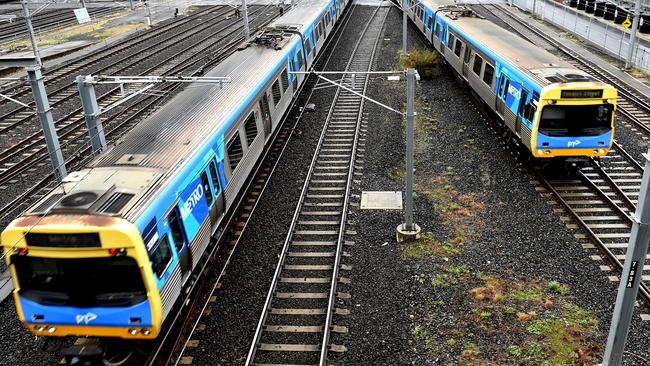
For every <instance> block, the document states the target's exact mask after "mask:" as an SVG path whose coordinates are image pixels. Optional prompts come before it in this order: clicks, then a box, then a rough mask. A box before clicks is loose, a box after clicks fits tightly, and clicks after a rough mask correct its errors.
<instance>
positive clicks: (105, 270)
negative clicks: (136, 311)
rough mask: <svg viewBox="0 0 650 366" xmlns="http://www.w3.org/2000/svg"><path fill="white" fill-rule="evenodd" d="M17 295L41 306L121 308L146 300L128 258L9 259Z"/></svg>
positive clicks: (141, 285) (140, 278)
mask: <svg viewBox="0 0 650 366" xmlns="http://www.w3.org/2000/svg"><path fill="white" fill-rule="evenodd" d="M11 259H12V264H14V265H15V268H16V273H17V275H18V284H19V286H20V294H21V295H22V296H24V297H25V298H27V299H29V300H32V301H34V302H37V303H39V304H41V305H54V306H57V305H58V306H74V307H84V308H85V307H124V306H131V305H135V304H138V303H141V302H142V301H144V300H146V298H147V293H146V290H145V286H144V282H143V280H142V275H141V274H140V269H139V268H138V264H137V262H136V261H135V260H134V259H133V258H130V257H105V258H73V259H61V258H41V257H30V256H16V255H14V256H12V258H11Z"/></svg>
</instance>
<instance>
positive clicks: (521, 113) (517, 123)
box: [515, 87, 528, 135]
mask: <svg viewBox="0 0 650 366" xmlns="http://www.w3.org/2000/svg"><path fill="white" fill-rule="evenodd" d="M527 99H528V90H526V89H524V88H523V87H522V88H521V97H520V98H519V107H518V108H517V120H516V121H515V132H516V133H517V134H519V135H521V124H522V123H523V121H522V119H523V118H524V112H525V111H526V100H527Z"/></svg>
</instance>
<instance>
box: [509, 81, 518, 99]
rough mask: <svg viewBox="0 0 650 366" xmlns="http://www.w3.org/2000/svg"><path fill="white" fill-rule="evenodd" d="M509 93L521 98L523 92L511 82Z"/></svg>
mask: <svg viewBox="0 0 650 366" xmlns="http://www.w3.org/2000/svg"><path fill="white" fill-rule="evenodd" d="M508 94H510V95H512V96H513V97H515V99H519V98H521V93H520V92H519V90H518V89H517V88H516V87H515V86H514V85H512V84H510V86H508Z"/></svg>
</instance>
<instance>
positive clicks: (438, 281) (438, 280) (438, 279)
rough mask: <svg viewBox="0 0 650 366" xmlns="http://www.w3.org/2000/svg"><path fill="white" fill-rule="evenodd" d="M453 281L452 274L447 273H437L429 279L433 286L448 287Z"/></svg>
mask: <svg viewBox="0 0 650 366" xmlns="http://www.w3.org/2000/svg"><path fill="white" fill-rule="evenodd" d="M454 283H455V280H454V278H453V277H452V276H450V275H449V274H447V273H443V274H437V275H436V276H435V277H434V278H433V280H432V281H431V285H432V286H433V287H436V288H437V287H449V286H451V285H453V284H454Z"/></svg>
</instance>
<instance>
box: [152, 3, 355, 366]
mask: <svg viewBox="0 0 650 366" xmlns="http://www.w3.org/2000/svg"><path fill="white" fill-rule="evenodd" d="M350 13H351V12H348V13H346V19H345V23H346V24H347V21H348V20H349V19H350V16H349V14H350ZM339 28H340V27H339V25H337V26H336V28H335V29H334V30H333V31H332V32H333V33H334V32H336V31H337V30H338V29H339ZM341 35H342V33H338V34H337V40H336V42H335V44H334V46H333V48H335V47H336V45H338V41H339V40H340V38H341ZM332 39H333V38H329V39H328V40H327V41H326V43H325V44H324V45H323V48H322V50H323V51H322V52H321V53H320V54H319V55H318V56H317V58H316V59H315V60H314V65H316V64H317V63H319V62H320V61H321V57H324V55H326V54H327V58H326V60H325V65H324V67H326V66H327V65H328V64H329V62H330V60H331V56H332V53H331V52H329V51H331V50H329V48H330V47H331V46H332ZM311 79H312V80H313V82H315V81H317V79H316V78H315V77H312V78H311ZM310 83H311V81H310V80H309V79H306V80H305V82H303V84H302V85H301V86H300V87H299V90H298V91H297V92H296V93H295V95H296V96H295V97H294V99H293V100H292V101H291V104H290V106H289V107H288V108H287V112H286V115H285V116H284V117H283V122H282V123H281V126H282V127H281V128H278V129H277V130H276V132H275V134H274V136H275V137H274V138H273V139H272V141H274V142H273V144H271V145H269V148H268V149H266V151H265V153H264V156H262V157H261V158H260V159H259V163H258V165H257V167H256V168H255V169H254V170H253V171H254V173H252V174H251V177H253V178H251V179H249V182H248V183H247V185H246V189H244V190H242V192H244V193H243V194H241V195H240V197H239V200H238V203H237V204H236V205H234V206H233V207H234V208H233V209H232V213H233V214H232V215H231V216H230V218H229V220H228V224H226V225H225V228H226V229H225V230H224V231H223V232H222V233H221V235H220V236H219V238H217V239H215V241H216V242H217V244H216V245H215V249H214V250H213V251H212V252H211V253H210V255H209V256H210V257H213V256H214V254H216V250H217V246H218V245H219V243H220V242H221V241H223V240H224V236H226V235H228V231H229V230H228V229H227V228H230V227H232V226H233V225H234V223H235V221H236V220H237V219H239V215H237V213H238V211H240V210H241V207H240V206H241V203H242V202H243V200H244V198H246V197H247V196H248V192H250V191H252V189H251V187H253V182H256V179H255V178H254V177H256V176H258V175H259V173H260V172H261V171H262V169H263V168H264V167H265V163H266V162H267V161H266V160H267V159H268V158H269V154H277V156H276V157H274V158H273V159H274V161H272V166H271V168H270V169H269V173H268V175H267V177H266V178H265V182H264V185H263V186H262V187H261V189H259V191H257V190H256V192H259V193H258V194H257V195H256V196H257V199H256V201H255V202H254V204H253V207H252V208H251V209H250V210H247V211H246V213H247V214H248V218H249V219H250V217H251V216H252V214H253V212H254V211H255V209H256V208H257V205H258V203H259V202H260V199H261V197H262V195H263V193H264V191H266V188H267V186H268V183H269V182H270V181H271V177H272V176H273V173H274V172H275V170H276V168H277V166H278V164H279V162H280V160H281V158H282V156H283V155H284V152H285V151H286V148H287V146H288V145H289V142H290V140H291V137H292V136H293V132H294V131H295V129H296V127H297V126H298V123H299V122H300V121H301V120H302V116H303V115H304V113H305V112H306V109H305V108H302V109H301V110H300V112H299V115H298V117H297V118H296V119H295V122H294V123H293V125H292V126H291V127H290V128H287V129H288V132H287V133H286V136H287V137H286V139H285V140H283V141H281V142H280V143H281V144H282V147H281V149H280V150H279V152H275V151H274V149H273V147H274V146H275V144H276V141H277V136H278V135H280V134H281V133H282V132H283V131H285V126H284V124H285V123H286V121H287V118H289V117H290V116H291V111H292V110H293V109H294V108H295V107H296V104H297V103H298V102H299V101H300V95H301V94H302V93H303V91H304V90H305V88H307V90H309V96H308V97H307V99H306V102H305V103H304V104H308V103H309V101H310V100H311V98H312V96H313V94H314V89H313V88H309V86H308V85H310ZM249 219H247V220H246V221H245V222H244V226H243V227H238V228H237V231H239V234H238V235H237V239H236V241H235V243H234V245H233V246H232V248H231V250H230V254H229V255H228V257H227V258H226V261H225V262H224V266H223V267H222V269H221V271H220V273H219V275H218V277H217V279H216V280H215V281H214V285H213V286H212V288H211V290H210V293H209V294H208V296H207V298H206V301H205V302H204V303H203V306H202V307H201V311H200V312H199V316H198V317H197V319H196V320H195V321H194V323H193V324H192V328H191V330H190V332H189V334H187V336H186V337H185V338H186V341H185V342H183V347H182V348H181V350H180V352H179V354H178V357H176V362H175V363H174V364H175V365H178V363H179V362H180V360H181V358H182V356H183V354H184V352H185V350H186V349H187V344H188V341H189V340H190V339H191V337H192V335H193V334H194V332H195V331H196V328H197V326H198V324H199V322H200V321H201V319H202V314H203V312H204V311H205V309H206V307H207V305H208V303H209V299H210V298H211V297H212V295H213V294H214V293H215V291H216V289H217V286H218V284H219V283H221V278H223V275H224V274H225V271H226V269H227V268H228V265H229V264H230V262H231V259H232V256H233V255H234V253H235V251H236V249H237V247H238V246H239V243H240V239H241V237H242V235H243V233H244V232H245V230H246V228H247V227H248V223H249ZM209 260H211V258H210V259H208V261H209ZM202 274H203V268H202V269H201V272H200V273H199V277H200V276H201V275H202ZM206 280H207V279H206ZM201 289H202V288H201ZM201 289H199V290H198V291H201ZM197 297H198V296H197ZM196 305H199V303H196V302H195V303H193V304H192V309H191V310H190V311H189V312H188V314H192V313H193V311H192V310H194V306H196ZM178 316H179V314H177V315H176V317H178ZM190 320H191V319H190V317H186V318H185V322H184V324H183V325H182V326H181V330H183V329H184V328H185V326H186V323H187V322H188V321H190ZM176 321H177V320H176V319H174V322H176ZM170 330H171V327H170ZM169 335H170V334H169V333H167V334H166V335H165V338H167V337H168V336H169ZM181 336H182V335H181ZM180 340H181V339H180V338H179V339H178V340H177V342H176V345H175V346H174V350H176V349H177V348H178V347H177V346H178V342H179V341H180ZM158 353H159V350H157V351H156V356H154V357H153V359H154V360H155V358H156V357H157V354H158ZM171 356H172V357H171V358H169V359H168V360H167V362H166V363H165V364H166V365H169V364H170V361H171V360H172V358H173V354H172V355H171ZM153 363H154V362H153V360H152V362H151V364H153Z"/></svg>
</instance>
